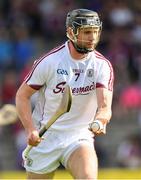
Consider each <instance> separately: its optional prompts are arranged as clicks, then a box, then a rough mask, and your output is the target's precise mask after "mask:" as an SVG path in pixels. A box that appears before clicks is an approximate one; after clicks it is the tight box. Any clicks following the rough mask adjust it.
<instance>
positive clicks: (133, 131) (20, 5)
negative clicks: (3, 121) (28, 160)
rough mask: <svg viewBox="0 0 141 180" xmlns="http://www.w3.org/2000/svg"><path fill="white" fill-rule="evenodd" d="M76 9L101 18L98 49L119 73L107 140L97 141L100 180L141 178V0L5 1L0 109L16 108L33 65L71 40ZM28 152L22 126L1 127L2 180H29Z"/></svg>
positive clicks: (0, 23) (0, 20) (0, 16)
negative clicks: (69, 19) (69, 26)
mask: <svg viewBox="0 0 141 180" xmlns="http://www.w3.org/2000/svg"><path fill="white" fill-rule="evenodd" d="M76 8H88V9H92V10H95V11H97V12H98V13H99V14H100V17H101V20H102V21H103V32H102V35H101V41H100V43H99V45H98V47H97V50H99V51H100V52H101V53H103V55H105V57H106V58H107V59H109V60H110V61H111V63H112V65H113V67H114V71H115V85H114V98H113V117H112V120H111V123H110V124H109V125H108V128H107V134H106V136H100V137H97V138H96V149H97V154H98V157H99V167H100V174H99V177H100V178H103V179H104V178H105V179H106V178H110V179H114V178H120V179H122V178H126V179H129V177H130V178H141V173H140V167H141V134H140V130H141V110H140V109H141V83H140V80H141V18H140V17H141V3H140V0H134V1H133V0H124V1H123V0H107V1H105V0H93V1H92V0H87V1H85V0H77V1H75V0H61V1H57V0H51V1H50V0H40V1H38V0H34V1H33V0H0V106H3V104H6V103H11V104H14V103H15V93H16V90H17V88H18V87H19V85H20V84H21V82H22V81H23V79H24V77H25V75H26V74H27V72H28V71H29V69H30V67H31V65H32V63H33V61H34V60H35V59H36V58H38V57H40V55H42V54H44V53H46V52H48V51H49V50H50V49H51V48H53V47H56V46H58V45H59V44H61V43H63V42H64V41H65V40H66V36H65V18H66V14H67V12H68V11H70V10H72V9H76ZM34 99H35V98H34V97H33V99H32V102H33V104H34ZM24 147H25V134H24V131H23V128H22V126H21V124H20V122H18V123H16V124H14V125H9V126H6V127H0V171H1V173H0V178H2V179H4V178H9V179H10V178H17V179H19V177H24V175H25V174H24V171H23V168H22V166H21V164H22V163H21V151H22V150H23V148H24ZM105 168H106V170H105ZM113 168H114V169H113ZM60 169H61V170H62V169H63V167H60ZM5 171H6V172H7V171H8V172H9V173H4V172H5ZM12 171H13V173H14V172H15V171H16V172H17V171H19V172H21V173H22V174H20V175H19V174H15V173H14V174H13V173H12ZM58 172H59V171H58ZM64 173H65V172H63V174H64ZM67 177H68V176H67ZM61 178H62V177H61ZM65 178H66V177H65V174H64V179H65Z"/></svg>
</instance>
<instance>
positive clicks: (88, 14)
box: [66, 9, 102, 53]
mask: <svg viewBox="0 0 141 180" xmlns="http://www.w3.org/2000/svg"><path fill="white" fill-rule="evenodd" d="M66 27H67V28H69V27H70V28H71V29H72V30H73V38H71V37H70V35H69V33H68V32H67V37H68V38H69V39H70V40H71V41H72V43H73V45H74V47H75V49H76V50H77V51H78V52H79V53H88V52H90V51H93V50H92V49H87V48H86V47H80V46H79V45H78V44H77V35H78V30H79V29H82V28H99V35H98V37H97V43H98V41H99V38H100V33H101V30H102V22H101V21H100V19H99V16H98V14H97V13H96V12H95V11H91V10H87V9H76V10H73V11H71V12H69V13H68V15H67V19H66ZM97 43H96V44H97Z"/></svg>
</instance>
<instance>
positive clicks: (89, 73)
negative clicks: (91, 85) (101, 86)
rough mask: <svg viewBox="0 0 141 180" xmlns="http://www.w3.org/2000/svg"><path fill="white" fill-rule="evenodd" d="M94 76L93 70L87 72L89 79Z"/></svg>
mask: <svg viewBox="0 0 141 180" xmlns="http://www.w3.org/2000/svg"><path fill="white" fill-rule="evenodd" d="M93 75H94V70H93V69H88V70H87V76H88V77H93Z"/></svg>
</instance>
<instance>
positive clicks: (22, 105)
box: [16, 94, 35, 133]
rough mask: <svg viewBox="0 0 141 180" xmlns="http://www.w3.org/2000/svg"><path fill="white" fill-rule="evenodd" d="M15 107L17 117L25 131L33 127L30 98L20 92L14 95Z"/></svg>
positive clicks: (29, 130)
mask: <svg viewBox="0 0 141 180" xmlns="http://www.w3.org/2000/svg"><path fill="white" fill-rule="evenodd" d="M16 108H17V111H18V115H19V118H20V120H21V122H22V124H23V126H24V128H25V131H26V132H27V133H29V132H31V131H32V130H34V129H35V127H34V124H33V121H32V115H31V114H32V111H31V103H30V99H29V98H27V97H24V96H21V95H20V94H17V95H16Z"/></svg>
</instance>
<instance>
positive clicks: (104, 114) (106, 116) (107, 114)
mask: <svg viewBox="0 0 141 180" xmlns="http://www.w3.org/2000/svg"><path fill="white" fill-rule="evenodd" d="M111 116H112V110H111V108H108V107H105V108H98V111H97V113H96V115H95V119H98V120H103V121H107V122H109V121H110V119H111Z"/></svg>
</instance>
